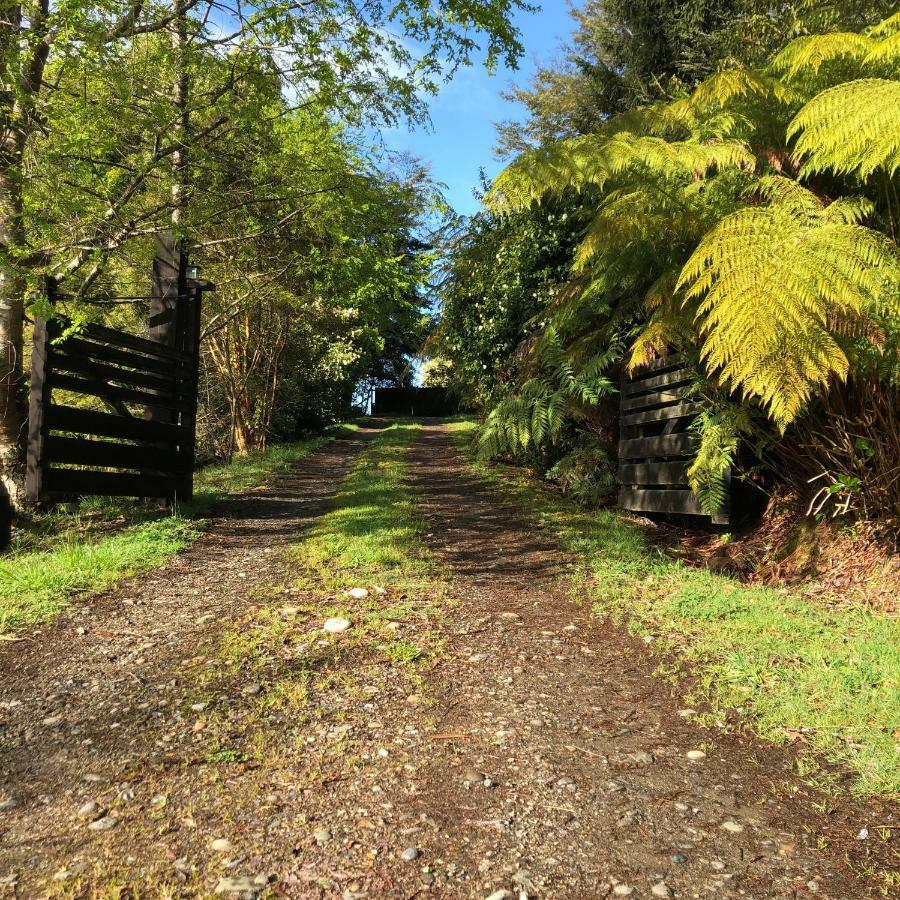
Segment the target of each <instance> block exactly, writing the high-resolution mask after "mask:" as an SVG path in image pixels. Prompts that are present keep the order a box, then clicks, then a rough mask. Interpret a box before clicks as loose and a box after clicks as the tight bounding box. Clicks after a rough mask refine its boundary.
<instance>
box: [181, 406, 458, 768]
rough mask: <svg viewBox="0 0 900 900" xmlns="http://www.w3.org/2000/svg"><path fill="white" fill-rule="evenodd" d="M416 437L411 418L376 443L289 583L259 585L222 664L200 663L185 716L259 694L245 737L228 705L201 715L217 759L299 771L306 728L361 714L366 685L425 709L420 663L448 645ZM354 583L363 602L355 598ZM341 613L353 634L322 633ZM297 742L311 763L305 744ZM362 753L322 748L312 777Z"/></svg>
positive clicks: (317, 527) (251, 703)
mask: <svg viewBox="0 0 900 900" xmlns="http://www.w3.org/2000/svg"><path fill="white" fill-rule="evenodd" d="M418 432H419V426H418V425H416V424H414V423H408V424H407V423H405V424H397V425H394V426H392V427H391V428H389V429H387V430H386V431H384V432H383V433H382V434H380V435H378V436H377V437H376V438H375V439H374V440H373V441H372V442H371V443H370V444H369V445H368V447H367V448H366V449H365V451H364V452H363V453H362V454H361V455H360V457H359V459H358V460H357V462H356V465H355V466H354V467H353V469H352V470H351V471H350V473H349V474H348V475H347V476H346V477H345V478H344V480H343V481H342V483H341V485H340V486H339V489H338V491H337V494H336V496H335V498H334V501H333V505H332V508H331V509H330V510H329V511H328V512H327V513H325V515H323V516H322V517H321V518H319V519H317V520H316V522H315V523H314V525H313V526H312V528H311V529H310V530H309V531H307V532H306V533H305V534H304V535H303V537H302V539H301V540H299V541H298V543H297V544H296V545H295V546H294V547H293V548H292V551H291V552H292V554H293V556H294V558H295V559H296V562H297V569H298V572H297V573H296V574H295V575H294V577H293V578H292V580H291V581H290V582H287V583H283V584H281V583H275V584H270V585H262V586H260V587H259V590H258V592H257V593H256V594H255V595H254V601H255V602H254V603H253V605H252V606H251V607H250V608H249V609H248V610H247V611H246V613H245V614H244V615H243V616H241V617H240V618H239V619H237V620H235V621H232V622H230V623H229V624H228V625H227V627H226V628H225V629H224V631H223V632H222V633H221V634H220V635H218V637H217V646H216V649H215V650H214V651H213V653H212V655H213V656H214V657H215V659H216V662H217V664H216V665H215V666H212V667H210V666H201V667H200V668H199V670H198V676H197V681H196V684H195V686H194V689H193V691H192V692H191V696H190V697H189V699H188V700H187V701H186V709H189V707H190V704H191V703H194V702H200V701H204V702H205V701H209V700H213V699H214V698H215V697H216V696H218V695H220V694H221V693H222V691H223V690H228V689H229V688H228V687H226V685H235V684H246V683H247V681H248V680H252V681H254V682H257V683H259V684H260V685H261V686H262V690H261V691H260V693H259V696H257V697H255V698H254V699H250V698H248V699H247V700H246V701H245V707H244V714H243V715H242V718H241V729H242V733H241V734H238V733H237V732H236V731H235V728H234V722H233V721H232V719H231V718H230V712H229V710H228V709H227V708H225V707H221V706H219V705H217V704H215V703H214V702H213V703H212V704H211V706H210V709H209V710H207V711H205V712H204V713H203V716H204V720H205V724H206V728H205V730H204V735H205V739H206V740H207V741H209V748H208V749H209V755H208V756H207V761H208V762H218V763H222V764H226V763H232V762H235V761H238V756H240V758H241V759H253V760H254V761H255V762H257V763H259V764H260V765H266V766H269V765H281V764H287V765H291V766H294V765H296V758H297V752H298V745H297V744H296V743H295V742H296V741H297V740H300V741H305V736H306V732H303V731H302V726H303V725H304V723H305V724H309V723H311V722H315V723H318V724H320V723H322V722H324V721H330V722H342V721H345V720H347V719H348V718H351V719H352V716H353V715H354V711H355V713H356V714H359V712H360V710H361V709H363V704H365V703H366V702H367V700H368V699H370V696H369V695H368V694H366V693H365V691H364V688H365V687H368V686H372V685H375V684H381V685H383V686H386V685H390V687H391V689H392V690H403V691H404V692H405V693H406V694H407V695H408V696H415V697H416V698H417V700H416V703H420V702H424V701H422V699H421V697H422V693H423V691H424V689H423V686H422V673H421V670H420V664H421V663H423V662H427V661H429V660H431V659H433V658H434V656H435V655H436V654H437V653H438V652H440V650H441V648H442V639H441V635H440V629H439V627H438V626H439V623H440V621H441V620H442V618H443V615H444V613H443V609H442V606H443V604H442V601H443V599H444V593H445V592H444V585H443V583H442V582H441V580H440V578H439V575H440V569H439V567H438V565H437V563H436V560H434V558H433V557H431V556H430V554H429V553H428V550H427V548H426V547H425V546H424V544H423V542H422V533H423V525H422V521H421V519H420V517H419V515H418V513H417V510H416V506H415V498H414V497H413V494H412V491H411V489H410V487H409V485H408V483H407V470H406V466H405V462H404V456H405V453H406V450H407V448H408V447H409V445H410V443H411V442H412V441H413V440H414V439H415V438H416V436H417V435H418ZM354 587H357V588H365V589H366V591H367V593H366V595H365V596H358V597H354V596H352V595H350V594H349V593H347V591H348V589H349V588H354ZM332 616H344V617H346V618H347V619H348V620H349V621H350V622H351V628H350V629H349V630H347V631H344V632H341V633H340V634H336V635H329V634H327V633H326V632H324V631H323V629H322V626H323V624H324V622H325V620H326V619H327V618H329V617H332ZM386 664H387V665H386ZM230 689H232V690H233V689H234V688H233V687H232V688H230ZM271 715H288V716H289V717H290V723H291V726H290V728H284V729H282V730H279V731H277V732H273V730H272V728H271V724H270V718H269V717H270V716H271ZM297 729H300V730H299V731H298V730H297ZM299 746H300V749H301V750H302V755H303V757H304V758H309V747H308V745H306V744H305V743H303V744H301V745H299ZM355 753H356V750H354V751H352V752H350V751H347V750H345V748H344V747H343V745H342V744H341V743H340V742H338V743H329V744H327V745H323V746H322V747H320V748H318V749H317V750H316V754H317V756H319V757H322V760H323V761H322V763H321V766H320V767H319V768H321V772H319V773H318V774H316V773H313V775H312V776H311V777H313V778H314V779H316V780H318V779H320V778H321V777H323V775H322V773H323V772H326V771H330V770H332V769H333V768H334V767H335V766H337V767H339V768H340V770H341V771H345V770H347V767H348V766H351V767H352V766H353V765H356V763H355V762H353V758H352V757H353V756H354V754H355ZM348 754H349V755H348ZM326 758H327V760H328V762H327V764H326V762H325V761H324V760H325V759H326Z"/></svg>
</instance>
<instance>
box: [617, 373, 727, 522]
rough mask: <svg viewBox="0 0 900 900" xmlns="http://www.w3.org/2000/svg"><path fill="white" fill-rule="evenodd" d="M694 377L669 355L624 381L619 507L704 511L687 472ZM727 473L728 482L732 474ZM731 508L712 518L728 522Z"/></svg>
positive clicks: (695, 408)
mask: <svg viewBox="0 0 900 900" xmlns="http://www.w3.org/2000/svg"><path fill="white" fill-rule="evenodd" d="M695 378H696V373H695V372H694V370H693V369H692V368H690V367H689V366H687V365H685V362H684V360H683V358H682V357H680V356H669V357H667V358H666V359H663V360H658V361H657V362H655V363H652V364H650V365H649V366H647V367H645V368H644V370H643V371H642V372H641V374H639V375H636V376H633V377H631V378H628V379H626V380H625V381H624V382H623V385H622V412H621V423H620V424H621V437H620V441H619V484H620V485H621V486H620V488H619V506H620V507H622V508H623V509H629V510H634V511H635V512H654V513H678V514H682V515H691V516H703V515H705V513H704V512H703V510H702V508H701V507H700V503H699V502H698V500H697V498H696V496H694V493H693V491H692V490H691V488H690V486H689V484H688V479H687V474H686V473H687V467H688V465H689V464H690V461H691V456H692V454H693V452H694V451H695V450H696V446H697V438H696V436H695V435H694V434H693V433H692V432H691V431H690V430H689V426H690V424H691V421H692V419H693V418H694V417H695V416H696V415H697V413H698V412H699V411H700V409H701V406H700V404H699V403H698V402H697V401H695V400H692V399H691V397H690V396H689V390H690V387H691V384H692V382H693V381H694V379H695ZM725 477H726V482H730V477H731V476H730V473H726V476H725ZM726 488H730V484H726ZM729 495H730V490H726V496H729ZM729 507H730V501H726V506H725V507H724V508H723V509H721V510H719V512H718V513H717V514H716V515H714V516H713V517H712V521H713V522H714V523H715V524H717V525H727V524H728V522H729V519H730V509H729Z"/></svg>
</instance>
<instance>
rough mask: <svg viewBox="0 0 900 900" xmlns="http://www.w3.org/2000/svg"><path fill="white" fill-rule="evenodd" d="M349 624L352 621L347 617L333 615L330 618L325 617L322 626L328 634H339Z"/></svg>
mask: <svg viewBox="0 0 900 900" xmlns="http://www.w3.org/2000/svg"><path fill="white" fill-rule="evenodd" d="M351 625H352V622H351V621H350V620H349V619H344V618H341V617H340V616H335V617H333V618H331V619H326V620H325V624H324V625H323V626H322V627H323V628H324V629H325V631H327V632H328V633H329V634H340V633H341V632H342V631H346V630H347V629H348V628H349V627H350V626H351Z"/></svg>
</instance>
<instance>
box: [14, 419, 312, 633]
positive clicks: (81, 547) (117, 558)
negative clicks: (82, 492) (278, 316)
mask: <svg viewBox="0 0 900 900" xmlns="http://www.w3.org/2000/svg"><path fill="white" fill-rule="evenodd" d="M327 440H329V437H328V436H323V437H316V438H311V439H308V440H304V441H297V442H294V443H289V444H280V445H277V446H275V447H272V448H270V449H269V450H267V451H264V452H253V453H247V454H245V455H242V456H237V457H235V458H234V460H233V462H232V463H231V464H230V465H217V466H209V467H208V468H206V469H202V470H201V471H199V472H198V473H197V474H196V476H195V479H194V484H195V492H194V501H193V502H192V503H191V504H182V505H181V506H180V507H179V508H178V509H177V510H176V511H175V513H174V514H173V513H172V512H167V511H163V510H161V509H160V508H159V507H158V506H156V507H154V506H152V505H150V504H142V503H135V502H123V501H120V500H108V499H103V498H86V499H85V500H84V501H82V502H81V503H80V504H79V505H78V507H77V509H76V510H75V511H74V512H73V513H65V512H59V511H56V512H51V513H47V514H44V515H39V516H33V517H31V518H30V519H29V520H27V521H26V522H25V523H24V526H25V527H23V528H22V529H21V531H20V533H19V534H18V535H17V538H16V541H15V543H14V545H13V547H12V550H11V552H10V553H8V554H6V555H4V556H3V557H0V632H2V633H5V632H8V631H11V630H14V629H17V628H21V627H23V626H28V625H34V624H36V623H39V622H43V621H46V620H47V619H49V618H51V617H52V616H54V615H55V614H56V613H58V612H59V611H60V610H61V609H63V608H64V607H65V606H67V605H68V603H69V602H70V601H71V599H72V598H73V596H75V595H77V594H82V595H83V594H93V593H97V592H99V591H102V590H105V589H106V588H109V587H110V586H112V585H113V584H115V583H116V582H117V581H119V580H120V579H122V578H124V577H126V576H128V575H132V574H134V573H135V572H139V571H141V570H144V569H150V568H153V567H155V566H158V565H160V564H161V563H162V562H164V561H165V560H166V559H167V558H168V557H170V556H172V555H173V554H174V553H177V552H178V551H179V550H181V549H182V548H183V547H185V546H186V545H187V544H189V543H190V542H191V541H192V540H194V539H195V538H196V537H197V535H198V534H199V533H200V532H201V530H202V527H203V522H202V516H203V515H206V514H208V512H209V511H210V509H211V508H212V507H213V506H214V504H215V503H216V502H218V501H220V500H222V499H224V498H225V497H227V496H230V495H234V494H238V493H241V492H242V491H246V490H249V489H251V488H254V487H257V486H260V485H263V484H265V483H267V482H269V481H271V480H272V479H273V478H275V477H277V476H278V475H280V474H281V473H283V472H284V471H285V470H286V469H287V468H288V467H289V466H290V465H291V463H293V462H294V461H296V460H297V459H299V458H300V457H302V456H305V455H306V454H307V453H310V452H311V451H312V450H314V449H316V448H317V447H320V446H321V445H322V444H323V443H325V442H326V441H327Z"/></svg>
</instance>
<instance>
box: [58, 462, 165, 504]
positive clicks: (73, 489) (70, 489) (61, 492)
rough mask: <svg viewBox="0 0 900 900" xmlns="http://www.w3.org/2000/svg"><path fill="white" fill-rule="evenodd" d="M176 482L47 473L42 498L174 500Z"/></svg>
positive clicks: (123, 475)
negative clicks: (84, 497)
mask: <svg viewBox="0 0 900 900" xmlns="http://www.w3.org/2000/svg"><path fill="white" fill-rule="evenodd" d="M176 485H177V480H176V479H175V478H165V477H163V476H160V475H128V474H126V473H122V472H91V471H86V470H84V469H52V468H51V469H47V470H46V471H45V472H44V489H43V492H42V493H43V496H46V497H50V496H67V495H70V494H78V495H81V496H87V495H91V494H99V495H102V496H105V497H174V496H175V491H176Z"/></svg>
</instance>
